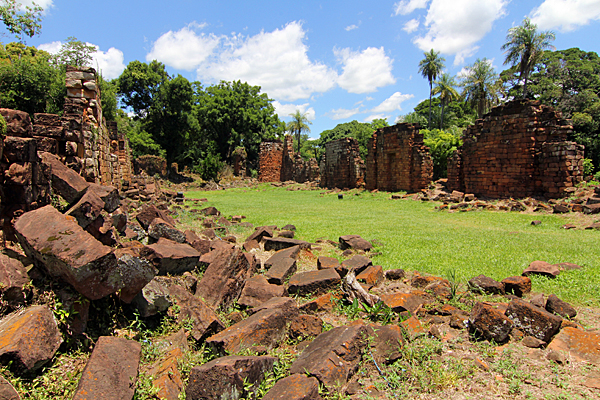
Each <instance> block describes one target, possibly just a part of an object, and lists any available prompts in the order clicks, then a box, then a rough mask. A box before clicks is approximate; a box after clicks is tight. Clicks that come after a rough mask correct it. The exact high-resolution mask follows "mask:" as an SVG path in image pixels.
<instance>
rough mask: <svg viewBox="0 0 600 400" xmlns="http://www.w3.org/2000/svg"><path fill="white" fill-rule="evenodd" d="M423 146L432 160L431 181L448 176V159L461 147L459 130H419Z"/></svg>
mask: <svg viewBox="0 0 600 400" xmlns="http://www.w3.org/2000/svg"><path fill="white" fill-rule="evenodd" d="M420 132H421V133H422V134H423V136H424V140H423V142H424V143H425V146H428V147H429V149H430V153H431V157H432V158H433V179H434V180H436V179H439V178H445V177H447V176H448V158H449V157H451V156H452V154H453V153H454V151H456V149H457V148H458V146H461V145H462V142H461V140H460V133H461V130H460V129H458V128H454V129H451V130H447V131H442V130H439V129H432V130H427V129H421V131H420Z"/></svg>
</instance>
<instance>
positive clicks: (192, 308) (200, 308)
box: [169, 285, 225, 342]
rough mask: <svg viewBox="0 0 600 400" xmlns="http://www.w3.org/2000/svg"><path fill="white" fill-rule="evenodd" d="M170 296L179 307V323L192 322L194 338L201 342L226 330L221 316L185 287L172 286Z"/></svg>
mask: <svg viewBox="0 0 600 400" xmlns="http://www.w3.org/2000/svg"><path fill="white" fill-rule="evenodd" d="M169 296H170V297H171V299H173V300H174V301H175V302H176V303H177V306H178V307H179V313H178V314H177V320H178V321H180V322H181V321H184V320H186V319H189V320H191V321H192V324H193V325H192V330H191V332H190V334H191V335H192V337H193V338H194V339H195V340H197V341H199V342H201V341H203V340H205V339H206V338H207V337H209V336H211V335H214V334H216V333H217V332H220V331H222V330H223V329H225V325H224V324H223V322H221V319H220V318H219V316H218V315H217V314H216V313H215V312H214V311H213V310H212V308H210V307H209V306H208V305H207V304H206V303H205V302H204V301H202V299H200V298H198V297H197V296H193V295H192V294H191V293H189V292H188V291H187V290H186V289H185V288H184V287H183V286H180V285H170V286H169Z"/></svg>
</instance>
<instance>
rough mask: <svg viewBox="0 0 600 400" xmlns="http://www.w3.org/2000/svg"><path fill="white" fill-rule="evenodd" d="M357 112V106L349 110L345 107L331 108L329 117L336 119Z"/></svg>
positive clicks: (348, 116) (344, 117)
mask: <svg viewBox="0 0 600 400" xmlns="http://www.w3.org/2000/svg"><path fill="white" fill-rule="evenodd" d="M359 112H360V110H359V109H358V108H353V109H351V110H347V109H345V108H338V109H337V110H331V112H330V114H331V119H334V120H337V119H346V118H350V117H351V116H353V115H355V114H358V113H359Z"/></svg>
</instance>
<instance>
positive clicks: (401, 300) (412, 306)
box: [381, 293, 425, 314]
mask: <svg viewBox="0 0 600 400" xmlns="http://www.w3.org/2000/svg"><path fill="white" fill-rule="evenodd" d="M381 301H383V302H384V303H385V305H386V306H388V307H389V308H391V309H392V310H393V311H394V312H397V313H400V312H403V311H409V312H411V313H413V314H414V313H415V312H416V311H417V310H418V309H419V307H421V305H423V304H425V300H424V299H423V298H422V297H421V296H419V295H416V294H409V293H390V294H384V295H382V296H381Z"/></svg>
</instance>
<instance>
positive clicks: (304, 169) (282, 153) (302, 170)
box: [258, 135, 319, 183]
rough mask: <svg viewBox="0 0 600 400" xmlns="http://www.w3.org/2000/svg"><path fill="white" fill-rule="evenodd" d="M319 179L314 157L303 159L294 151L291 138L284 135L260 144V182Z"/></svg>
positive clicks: (300, 181) (311, 180)
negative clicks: (281, 137)
mask: <svg viewBox="0 0 600 400" xmlns="http://www.w3.org/2000/svg"><path fill="white" fill-rule="evenodd" d="M318 179H319V166H318V165H317V161H316V160H315V159H314V158H311V159H310V160H304V159H302V157H301V156H300V154H296V153H294V147H293V139H292V137H291V136H289V135H288V136H286V137H285V138H284V140H283V142H282V141H281V140H276V141H273V142H263V143H261V144H260V154H259V173H258V180H259V181H260V182H285V181H294V182H299V183H304V182H314V181H316V180H318Z"/></svg>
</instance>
